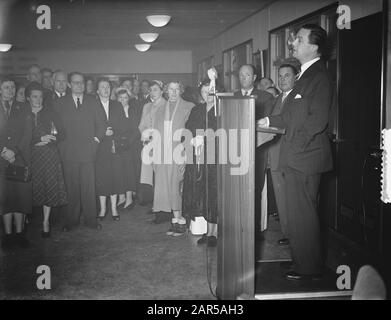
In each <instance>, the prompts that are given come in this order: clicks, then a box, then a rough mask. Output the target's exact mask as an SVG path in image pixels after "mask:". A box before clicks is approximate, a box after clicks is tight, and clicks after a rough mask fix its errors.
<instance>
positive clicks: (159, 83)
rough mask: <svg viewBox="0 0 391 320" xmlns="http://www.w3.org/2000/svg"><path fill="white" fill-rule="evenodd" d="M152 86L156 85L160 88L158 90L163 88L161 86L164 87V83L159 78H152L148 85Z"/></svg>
mask: <svg viewBox="0 0 391 320" xmlns="http://www.w3.org/2000/svg"><path fill="white" fill-rule="evenodd" d="M152 86H158V87H159V88H160V90H163V88H164V84H163V82H161V81H160V80H152V81H151V82H149V87H152Z"/></svg>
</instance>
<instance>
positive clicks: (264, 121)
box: [258, 117, 269, 128]
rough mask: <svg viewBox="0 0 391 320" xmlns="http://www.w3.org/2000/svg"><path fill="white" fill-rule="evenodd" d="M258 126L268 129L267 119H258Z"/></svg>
mask: <svg viewBox="0 0 391 320" xmlns="http://www.w3.org/2000/svg"><path fill="white" fill-rule="evenodd" d="M258 126H260V127H263V128H267V127H269V118H268V117H266V118H262V119H259V120H258Z"/></svg>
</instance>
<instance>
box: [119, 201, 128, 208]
mask: <svg viewBox="0 0 391 320" xmlns="http://www.w3.org/2000/svg"><path fill="white" fill-rule="evenodd" d="M125 202H126V200H124V201H121V202H118V203H117V208H123V207H124V205H125Z"/></svg>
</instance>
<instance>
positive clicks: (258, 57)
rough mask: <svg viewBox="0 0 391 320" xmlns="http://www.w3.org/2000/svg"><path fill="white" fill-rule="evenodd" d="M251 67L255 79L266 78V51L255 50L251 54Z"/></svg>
mask: <svg viewBox="0 0 391 320" xmlns="http://www.w3.org/2000/svg"><path fill="white" fill-rule="evenodd" d="M253 65H254V67H255V69H256V75H257V78H258V79H260V78H263V77H267V76H268V75H267V70H268V69H267V65H268V50H267V49H265V50H259V49H258V50H257V51H256V52H254V54H253Z"/></svg>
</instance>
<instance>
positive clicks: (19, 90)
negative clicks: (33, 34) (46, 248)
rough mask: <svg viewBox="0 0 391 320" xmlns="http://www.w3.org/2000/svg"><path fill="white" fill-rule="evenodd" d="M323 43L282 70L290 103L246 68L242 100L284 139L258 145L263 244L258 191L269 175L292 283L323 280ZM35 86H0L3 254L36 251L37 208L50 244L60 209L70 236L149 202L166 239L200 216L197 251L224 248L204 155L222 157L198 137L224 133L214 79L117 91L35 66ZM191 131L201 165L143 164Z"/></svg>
mask: <svg viewBox="0 0 391 320" xmlns="http://www.w3.org/2000/svg"><path fill="white" fill-rule="evenodd" d="M326 42H327V34H326V32H325V31H324V30H323V29H322V28H320V27H319V26H317V25H305V26H303V27H302V28H301V29H300V30H299V32H298V35H297V37H296V39H295V41H294V42H293V49H294V51H293V52H294V56H295V58H297V60H298V61H299V62H300V64H301V72H300V73H299V72H298V70H297V69H296V67H295V66H293V65H290V64H282V65H280V66H279V68H278V86H279V88H280V89H281V92H282V93H280V91H279V90H278V89H277V88H276V87H275V85H274V83H273V82H272V81H271V79H269V78H263V79H260V81H259V82H256V80H257V77H256V72H255V68H254V67H253V66H252V65H250V64H245V65H243V66H241V67H240V69H239V82H240V89H239V90H238V91H236V92H235V94H234V96H235V97H237V98H241V97H246V96H255V118H256V119H257V124H258V127H261V128H262V127H263V128H267V127H269V126H272V127H277V128H282V129H285V130H286V134H285V135H282V136H278V137H276V136H275V135H273V134H271V135H270V139H268V140H264V141H263V142H262V143H258V142H259V141H257V146H256V152H255V195H256V199H255V217H256V221H255V234H256V236H257V235H260V234H261V233H260V231H262V228H261V224H262V223H261V220H262V214H265V210H264V209H263V208H262V202H261V200H262V191H263V189H264V185H265V174H266V172H267V171H268V170H269V172H270V176H271V180H272V185H273V189H274V191H275V192H274V193H275V202H276V211H278V214H279V216H280V220H281V227H282V232H283V234H284V238H283V239H280V241H279V244H280V245H287V244H290V246H291V251H292V258H293V269H292V271H291V272H289V273H287V275H286V276H287V279H290V280H299V279H303V278H308V277H309V278H311V279H313V278H314V279H315V278H317V276H318V274H319V273H321V268H322V256H321V244H320V242H321V240H320V223H319V217H318V214H317V197H318V192H319V183H320V177H321V174H322V173H323V172H326V171H329V170H331V168H332V157H331V152H330V143H329V141H328V137H327V133H326V130H327V125H328V114H329V110H330V108H331V107H332V96H333V92H332V85H331V80H330V77H329V75H328V73H327V70H326V68H325V66H324V64H323V62H322V61H321V58H322V56H323V55H324V50H325V49H324V48H325V47H326ZM27 80H28V83H26V84H25V85H23V84H19V83H18V84H16V83H15V81H14V80H13V79H12V78H9V77H3V78H2V79H1V82H0V103H1V107H0V148H1V158H0V210H1V211H0V213H1V214H2V216H3V225H4V236H3V239H2V245H3V247H9V246H11V245H14V244H19V245H21V246H26V245H27V244H28V241H27V240H26V239H25V237H24V236H23V230H24V224H25V222H26V216H28V215H29V214H31V213H32V208H33V206H38V207H42V208H43V220H42V224H43V225H42V236H43V237H44V238H48V237H50V214H51V210H52V208H60V209H58V211H59V212H60V213H61V214H60V216H61V217H62V218H63V220H62V230H63V231H64V232H65V231H69V230H71V229H73V228H75V227H76V226H78V225H79V224H80V221H81V220H82V221H83V223H84V224H85V225H86V226H87V227H90V228H94V229H101V228H102V225H101V224H100V222H101V221H102V220H103V219H104V218H105V217H106V215H107V213H106V212H107V209H108V208H109V209H110V212H111V216H112V219H113V220H114V221H120V213H119V211H118V208H119V207H122V208H125V209H132V208H133V206H134V204H135V201H136V200H138V202H139V203H141V204H142V203H148V201H151V202H152V211H151V212H152V213H153V214H155V219H154V222H155V223H160V222H164V221H169V220H171V226H170V228H169V230H168V231H167V235H169V236H181V235H183V234H184V233H185V232H186V231H187V226H188V222H189V220H190V219H193V218H194V217H196V216H204V217H205V219H206V220H207V222H208V228H207V233H206V234H205V235H204V236H203V237H202V238H201V239H199V241H198V243H199V244H207V245H208V246H216V244H217V220H218V214H217V198H218V194H217V185H216V180H217V178H216V176H217V167H216V166H215V165H213V164H208V162H207V158H206V157H207V155H208V153H209V152H214V153H215V155H216V154H217V152H218V150H217V149H216V150H207V147H208V145H207V144H206V143H205V139H206V137H205V136H204V135H202V136H198V135H197V129H204V130H205V129H213V130H216V129H217V122H216V117H215V111H214V108H215V106H214V99H213V97H211V95H210V94H209V90H210V81H204V82H203V83H201V84H200V86H199V87H198V90H196V91H194V90H189V89H188V90H187V92H186V90H185V88H184V86H183V85H182V84H181V83H180V82H179V81H171V82H168V83H166V84H163V83H162V82H161V81H159V80H154V81H147V80H143V81H141V83H139V81H138V80H137V79H133V78H124V79H122V81H120V83H113V82H112V81H110V80H109V79H106V78H100V79H93V78H88V77H85V76H84V75H83V74H82V73H80V72H72V73H70V74H68V75H67V74H66V73H65V72H64V71H62V70H57V71H55V72H53V73H52V72H51V70H49V69H47V68H44V69H40V68H39V67H38V66H36V65H33V66H31V68H30V69H29V73H28V75H27ZM195 93H196V94H195ZM185 129H187V130H188V131H190V132H191V133H192V137H193V138H192V140H191V144H192V145H193V147H194V148H192V153H191V155H192V157H193V159H189V158H186V160H185V161H184V162H178V161H171V162H165V161H163V162H155V161H152V162H148V161H144V158H148V156H149V157H151V156H152V158H154V157H153V156H154V152H155V149H153V148H152V149H150V148H149V147H148V145H149V144H151V143H152V144H153V145H155V146H156V145H159V146H160V147H159V148H158V149H159V150H160V151H161V156H164V159H166V158H171V159H172V156H173V150H176V147H177V146H179V145H181V144H182V140H180V139H179V140H178V139H173V135H175V134H177V132H178V131H179V132H182V131H183V130H185ZM156 132H158V133H159V139H158V140H155V139H156V134H155V133H156ZM167 139H168V140H169V143H168V144H167V142H168V141H166V140H167ZM200 148H201V150H202V149H203V152H201V153H200V152H199V150H200ZM146 150H148V151H146ZM197 150H198V151H197ZM151 153H152V155H151ZM200 157H205V158H204V159H203V161H200V159H199V158H200ZM142 159H143V160H142ZM190 160H192V161H190ZM26 171H27V172H28V173H31V179H29V177H28V176H29V175H26V174H23V173H26ZM146 186H148V187H146ZM152 191H153V195H152V196H151V195H148V192H151V193H152ZM108 200H109V201H110V205H108V204H107V202H108ZM97 204H98V205H97ZM97 207H98V208H99V210H97V209H98V208H97ZM81 218H82V219H81Z"/></svg>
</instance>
